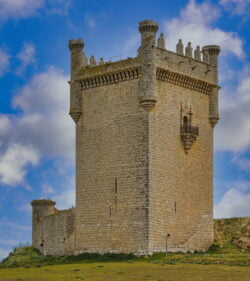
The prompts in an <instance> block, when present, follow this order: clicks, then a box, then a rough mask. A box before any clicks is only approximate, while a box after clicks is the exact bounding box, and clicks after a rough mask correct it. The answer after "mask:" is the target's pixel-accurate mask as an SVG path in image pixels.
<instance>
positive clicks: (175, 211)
mask: <svg viewBox="0 0 250 281" xmlns="http://www.w3.org/2000/svg"><path fill="white" fill-rule="evenodd" d="M174 212H175V213H176V201H175V202H174Z"/></svg>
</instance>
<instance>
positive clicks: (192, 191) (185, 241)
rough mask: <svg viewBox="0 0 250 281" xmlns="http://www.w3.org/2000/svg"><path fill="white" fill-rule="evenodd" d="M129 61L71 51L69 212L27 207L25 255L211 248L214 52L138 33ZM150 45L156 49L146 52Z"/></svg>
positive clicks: (51, 206) (76, 46)
mask: <svg viewBox="0 0 250 281" xmlns="http://www.w3.org/2000/svg"><path fill="white" fill-rule="evenodd" d="M139 31H140V33H141V46H140V47H139V49H138V55H137V57H135V58H128V59H126V60H120V61H117V62H104V60H103V58H101V59H100V61H99V62H98V63H97V62H96V60H95V58H94V57H93V56H91V58H90V59H88V58H87V57H86V55H85V54H84V52H83V47H84V43H83V41H82V40H81V39H75V40H70V41H69V49H70V52H71V81H70V115H71V117H72V119H73V120H74V122H75V125H76V208H72V209H69V210H63V211H58V210H57V209H56V208H55V202H53V201H51V200H45V199H42V200H34V201H32V203H31V204H32V207H33V221H32V222H33V232H32V234H33V246H34V247H36V248H37V249H39V250H40V251H41V252H42V253H43V254H45V255H48V254H49V255H65V254H77V253H81V252H98V253H105V252H116V253H119V252H123V253H135V254H138V255H142V254H143V255H144V254H151V253H153V252H159V251H161V252H163V251H165V250H166V245H167V246H168V250H169V251H194V250H199V251H204V250H206V249H207V248H208V247H209V246H210V245H211V243H212V241H213V128H214V126H215V125H216V123H217V121H218V120H219V113H218V91H219V86H218V55H219V53H220V48H219V46H213V45H212V46H205V47H203V48H202V50H200V47H199V46H198V47H197V48H196V49H195V51H194V52H193V49H192V46H191V43H188V45H187V46H186V47H185V48H184V46H183V44H182V41H181V40H180V41H179V42H178V44H177V46H176V52H172V51H169V50H167V49H166V47H165V39H164V36H163V34H161V35H160V36H159V38H158V40H156V33H157V31H158V24H157V23H156V22H154V21H142V22H140V24H139ZM156 41H157V44H156Z"/></svg>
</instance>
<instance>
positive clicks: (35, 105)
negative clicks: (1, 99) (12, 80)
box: [13, 68, 75, 163]
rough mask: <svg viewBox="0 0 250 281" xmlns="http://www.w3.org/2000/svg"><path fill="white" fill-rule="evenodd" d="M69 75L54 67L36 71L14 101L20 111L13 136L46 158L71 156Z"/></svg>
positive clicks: (71, 122) (72, 148)
mask: <svg viewBox="0 0 250 281" xmlns="http://www.w3.org/2000/svg"><path fill="white" fill-rule="evenodd" d="M68 79H69V77H68V76H66V75H63V73H62V72H61V71H60V70H58V69H55V68H49V69H48V71H46V72H43V73H39V74H36V75H35V76H34V77H33V78H32V79H31V81H29V82H28V83H27V84H26V85H25V86H24V87H23V88H22V89H20V90H19V91H18V92H17V94H16V97H15V98H14V101H13V104H14V106H15V107H18V108H20V109H21V110H22V112H23V113H22V114H21V116H20V117H19V118H18V119H17V120H16V121H15V122H16V138H17V139H18V140H19V141H22V142H28V143H30V144H32V145H33V146H34V147H36V148H37V149H38V150H39V151H40V152H41V154H42V155H43V156H45V157H63V158H65V159H66V160H70V163H72V160H73V159H74V135H75V133H74V122H73V121H72V119H71V118H70V116H69V115H68V112H69V85H68V83H67V81H68Z"/></svg>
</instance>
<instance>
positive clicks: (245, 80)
mask: <svg viewBox="0 0 250 281" xmlns="http://www.w3.org/2000/svg"><path fill="white" fill-rule="evenodd" d="M249 93H250V78H249V74H248V73H247V74H245V75H244V74H243V73H241V80H240V81H239V85H238V87H237V88H236V89H228V90H227V89H225V90H224V91H222V95H221V105H220V115H221V120H220V122H219V123H218V125H217V127H216V137H215V148H216V149H217V150H228V151H232V152H234V153H236V152H243V151H246V150H247V149H249V148H250V111H249V108H250V95H249Z"/></svg>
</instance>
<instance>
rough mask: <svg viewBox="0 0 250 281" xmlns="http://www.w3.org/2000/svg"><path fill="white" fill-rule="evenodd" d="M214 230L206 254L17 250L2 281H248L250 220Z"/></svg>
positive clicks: (223, 223)
mask: <svg viewBox="0 0 250 281" xmlns="http://www.w3.org/2000/svg"><path fill="white" fill-rule="evenodd" d="M214 228H215V241H214V244H213V245H212V246H211V248H210V249H209V250H208V251H207V252H206V253H168V254H167V256H166V254H164V253H158V254H154V255H152V256H150V257H136V256H134V255H132V254H104V255H99V254H87V253H84V254H80V255H77V256H62V257H44V256H42V255H41V254H40V253H39V252H38V251H37V250H36V249H34V248H33V247H23V248H16V249H14V250H13V252H12V253H10V255H9V256H8V257H7V258H6V259H5V260H3V261H2V262H1V263H0V281H20V280H21V281H44V280H46V281H47V280H48V281H59V280H60V281H74V280H85V281H95V280H96V281H112V280H113V281H143V280H148V281H168V280H169V281H184V280H185V281H201V280H202V281H203V280H206V281H210V280H211V281H214V280H220V281H228V280H230V281H238V280H241V281H249V280H250V279H249V272H250V243H249V242H250V218H232V219H223V220H215V224H214ZM208 265H209V266H208Z"/></svg>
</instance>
